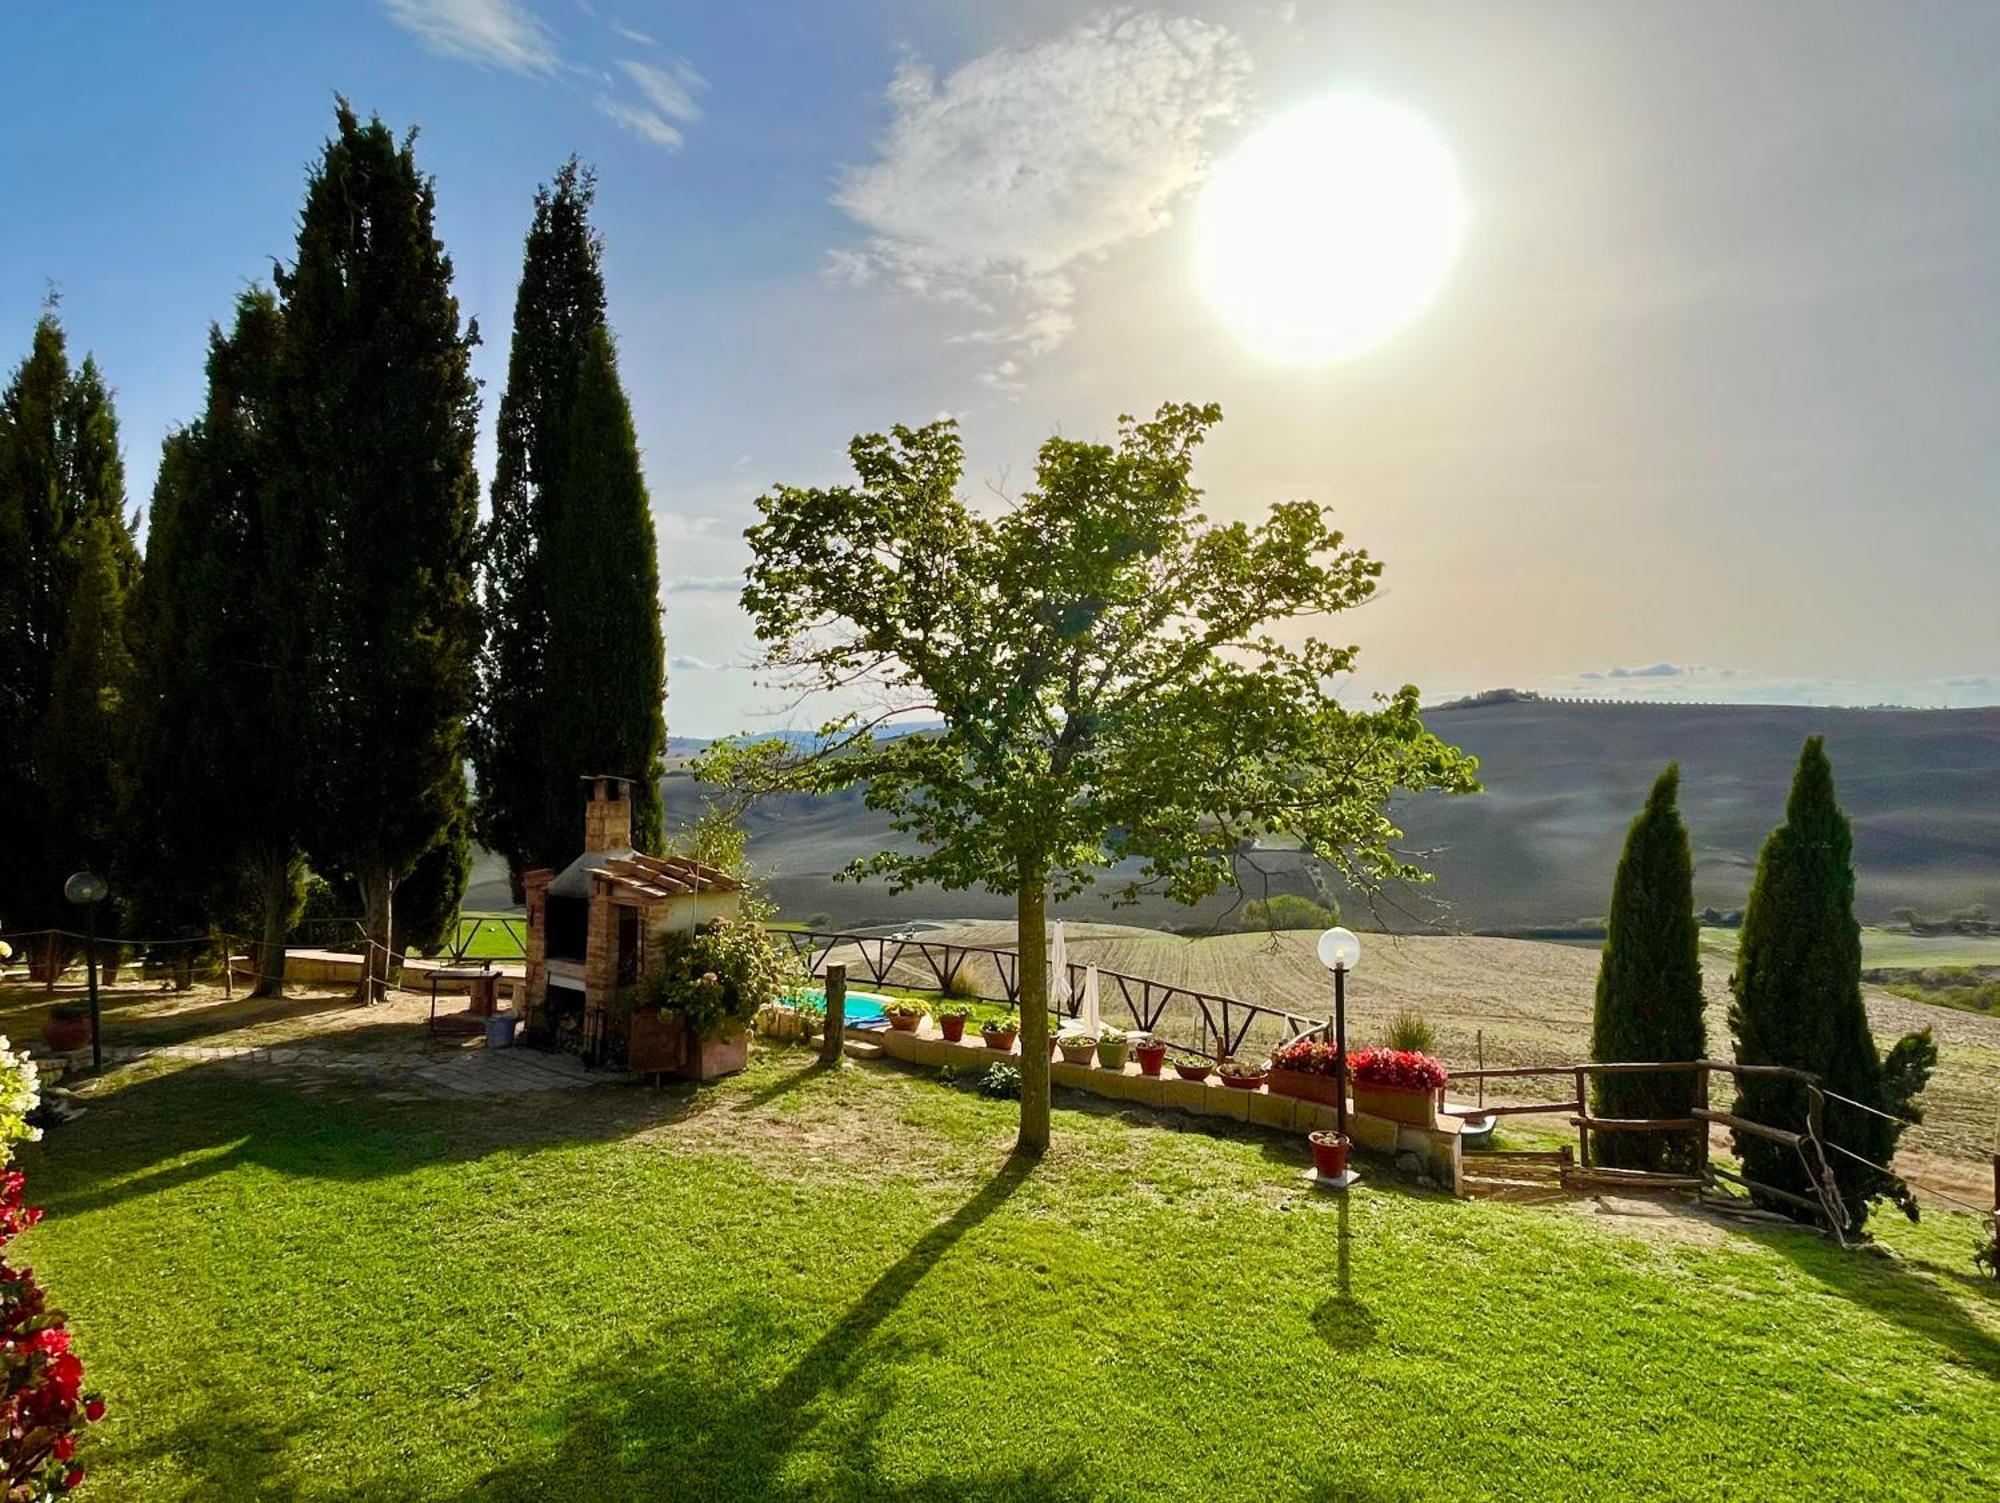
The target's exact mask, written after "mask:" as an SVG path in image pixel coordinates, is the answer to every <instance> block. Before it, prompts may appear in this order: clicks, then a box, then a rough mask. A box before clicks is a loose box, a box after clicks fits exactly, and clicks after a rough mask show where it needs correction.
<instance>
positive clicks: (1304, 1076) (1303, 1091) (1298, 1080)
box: [1265, 1068, 1340, 1106]
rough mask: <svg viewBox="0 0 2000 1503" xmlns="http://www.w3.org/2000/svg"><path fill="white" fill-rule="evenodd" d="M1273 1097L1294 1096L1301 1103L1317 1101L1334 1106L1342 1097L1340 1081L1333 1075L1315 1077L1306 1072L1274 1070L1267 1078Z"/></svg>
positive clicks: (1323, 1104)
mask: <svg viewBox="0 0 2000 1503" xmlns="http://www.w3.org/2000/svg"><path fill="white" fill-rule="evenodd" d="M1265 1078H1266V1079H1267V1080H1269V1082H1270V1085H1271V1094H1272V1095H1273V1096H1292V1097H1296V1098H1297V1099H1298V1100H1300V1101H1317V1102H1318V1103H1319V1104H1320V1105H1321V1106H1332V1105H1333V1104H1334V1103H1335V1102H1336V1101H1337V1100H1338V1099H1339V1097H1340V1080H1339V1077H1338V1076H1333V1075H1315V1074H1312V1073H1311V1072H1310V1071H1306V1070H1279V1069H1275V1068H1274V1069H1272V1071H1271V1072H1270V1074H1269V1075H1268V1076H1266V1077H1265Z"/></svg>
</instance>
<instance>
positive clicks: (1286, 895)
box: [1242, 892, 1340, 929]
mask: <svg viewBox="0 0 2000 1503" xmlns="http://www.w3.org/2000/svg"><path fill="white" fill-rule="evenodd" d="M1339 922H1340V905H1339V904H1338V903H1335V902H1332V901H1331V900H1329V901H1327V902H1325V903H1315V902H1314V901H1313V900H1312V899H1311V898H1302V897H1300V896H1299V895H1298V894H1297V893H1295V892H1281V893H1279V894H1278V895H1277V896H1276V897H1272V898H1252V899H1251V900H1250V901H1249V902H1247V903H1245V904H1244V905H1243V919H1242V927H1243V928H1245V929H1331V928H1332V927H1333V926H1334V925H1335V924H1337V923H1339Z"/></svg>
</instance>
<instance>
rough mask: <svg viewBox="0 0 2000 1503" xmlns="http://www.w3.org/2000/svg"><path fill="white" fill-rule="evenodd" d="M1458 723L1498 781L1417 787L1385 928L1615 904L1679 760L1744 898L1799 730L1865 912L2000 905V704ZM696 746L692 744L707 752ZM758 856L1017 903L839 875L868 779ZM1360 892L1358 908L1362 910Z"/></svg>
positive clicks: (993, 910)
mask: <svg viewBox="0 0 2000 1503" xmlns="http://www.w3.org/2000/svg"><path fill="white" fill-rule="evenodd" d="M1426 720H1427V721H1428V723H1429V724H1430V725H1431V726H1432V728H1433V729H1435V730H1436V731H1437V732H1438V734H1440V735H1442V736H1444V737H1446V738H1447V739H1449V740H1451V741H1453V742H1455V743H1457V744H1458V745H1460V746H1463V747H1464V748H1466V749H1467V750H1468V751H1470V752H1473V753H1474V754H1475V755H1477V756H1478V757H1479V759H1480V763H1481V769H1482V777H1483V779H1484V781H1485V784H1486V789H1487V791H1486V792H1485V793H1484V794H1482V795H1479V796H1477V797H1472V798H1462V799H1444V798H1433V797H1424V798H1418V799H1414V800H1412V801H1411V802H1410V803H1409V804H1408V805H1407V806H1405V807H1404V808H1403V809H1401V810H1400V811H1399V813H1400V817H1401V819H1402V822H1403V824H1404V827H1405V828H1406V830H1407V831H1408V834H1409V844H1410V845H1411V847H1413V848H1415V849H1418V850H1421V851H1424V852H1426V853H1427V855H1426V857H1425V862H1426V864H1427V865H1428V866H1429V867H1430V868H1431V870H1433V871H1434V872H1435V873H1436V874H1437V881H1436V882H1435V883H1434V884H1432V885H1431V886H1429V887H1427V888H1424V889H1418V890H1415V891H1410V892H1403V893H1395V894H1390V895H1388V896H1387V897H1386V898H1385V900H1384V901H1383V902H1381V903H1379V904H1377V905H1376V910H1375V919H1376V920H1379V926H1380V927H1384V928H1391V929H1417V928H1422V927H1426V926H1429V925H1433V924H1435V925H1438V926H1441V927H1443V928H1446V929H1449V930H1457V931H1473V930H1492V929H1527V928H1535V927H1544V926H1560V925H1565V924H1573V923H1576V922H1577V921H1579V920H1582V919H1585V918H1588V917H1591V916H1593V915H1598V914H1601V913H1603V911H1604V909H1605V906H1606V902H1607V898H1608V895H1609V891H1610V884H1611V874H1612V869H1613V867H1614V866H1615V865H1616V862H1617V859H1618V849H1619V845H1620V843H1621V841H1622V839H1623V836H1624V831H1625V826H1626V824H1627V822H1628V821H1629V820H1630V819H1631V817H1632V815H1633V814H1634V813H1635V812H1636V811H1637V809H1638V807H1639V804H1640V802H1641V800H1642V799H1643V798H1644V796H1645V792H1646V789H1647V787H1648V786H1649V785H1650V783H1651V781H1652V779H1653V777H1654V776H1655V775H1656V774H1657V773H1658V771H1659V770H1660V768H1661V767H1662V766H1664V765H1665V764H1666V763H1667V762H1668V761H1669V760H1675V759H1677V760H1678V761H1679V762H1680V764H1681V769H1682V779H1681V799H1682V809H1683V813H1684V814H1685V816H1686V818H1687V821H1688V824H1689V828H1690V830H1691V832H1692V834H1693V837H1694V843H1695V861H1696V873H1695V899H1696V902H1697V903H1698V904H1700V905H1702V906H1713V907H1717V908H1722V909H1729V908H1735V907H1738V906H1740V905H1741V904H1742V902H1743V899H1744V895H1745V894H1746V893H1747V891H1748V889H1749V884H1750V877H1751V873H1752V871H1753V869H1754V867H1755V864H1756V859H1757V851H1758V847H1759V846H1760V845H1761V844H1762V842H1763V839H1764V836H1765V835H1766V834H1767V833H1768V832H1769V831H1770V829H1771V827H1772V826H1773V825H1774V824H1776V823H1777V822H1778V820H1779V819H1780V818H1782V816H1783V812H1784V802H1785V794H1786V789H1787V787H1788V785H1789V781H1790V777H1791V770H1792V764H1793V762H1794V761H1795V760H1796V758H1797V756H1798V750H1799V744H1800V742H1801V741H1803V740H1804V738H1805V737H1806V736H1808V735H1811V734H1815V733H1823V734H1824V735H1825V736H1826V738H1827V745H1828V749H1829V751H1830V752H1831V753H1832V756H1833V760H1834V768H1835V774H1836V776H1837V778H1838V780H1839V788H1840V796H1841V800H1842V802H1843V803H1844V804H1845V806H1846V808H1847V810H1848V813H1849V814H1850V815H1851V816H1852V818H1853V821H1854V829H1855V847H1856V861H1857V866H1858V869H1859V873H1860V910H1861V913H1862V915H1863V917H1864V918H1865V919H1868V920H1873V921H1879V920H1881V919H1884V918H1886V917H1888V915H1889V914H1890V913H1891V911H1892V910H1894V909H1895V908H1898V907H1901V906H1906V905H1907V906H1911V907H1915V908H1919V909H1924V910H1929V911H1936V910H1944V909H1949V908H1954V907H1957V906H1960V905H1962V904H1966V903H1973V902H1981V903H1986V904H1988V905H1989V906H1992V907H1994V908H1996V909H2000V709H1981V710H1887V709H1884V710H1874V709H1870V710H1858V709H1819V708H1809V707H1799V706H1763V705H1649V704H1582V703H1569V702H1555V701H1546V700H1531V699H1525V698H1518V697H1515V698H1509V697H1500V698H1498V699H1496V700H1494V701H1492V702H1483V703H1468V704H1465V705H1461V706H1452V707H1444V708H1439V709H1436V710H1433V711H1431V712H1430V713H1429V714H1428V715H1427V716H1426ZM694 745H695V743H687V742H682V743H678V744H677V747H676V749H677V750H691V749H693V747H694ZM666 794H667V800H668V808H669V819H670V822H671V823H672V824H674V825H676V826H678V825H680V824H681V823H682V822H683V821H684V820H687V819H691V818H692V817H693V814H694V812H695V810H696V809H697V808H698V807H699V803H700V799H701V790H700V788H699V787H698V786H697V785H696V784H695V783H694V782H693V780H692V779H691V778H690V777H689V776H688V775H687V774H686V772H685V771H679V772H676V773H673V774H670V775H669V777H668V779H667V784H666ZM748 825H749V831H750V853H751V856H752V859H753V860H754V861H755V862H756V863H757V865H758V866H759V867H760V868H761V870H762V871H763V872H764V873H766V874H767V876H768V878H769V880H770V884H771V887H772V889H773V892H774V894H775V896H776V897H777V899H778V901H779V902H780V903H781V904H782V905H783V907H784V908H785V910H786V912H787V913H788V914H790V915H791V916H794V917H806V916H823V917H824V918H825V919H827V920H828V921H829V922H832V923H836V924H843V925H846V924H860V923H869V922H897V921H902V920H906V919H918V918H933V919H934V918H998V917H1004V916H1007V915H1009V914H1011V912H1012V906H1011V902H1010V900H1008V899H1006V898H1001V897H995V896H993V895H991V894H985V893H976V892H967V893H948V892H941V891H936V890H927V889H920V890H918V891H914V892H910V893H905V894H902V895H891V894H890V893H889V891H888V889H887V887H886V886H885V885H884V884H882V883H880V882H872V881H871V882H868V883H865V884H861V885H858V886H857V885H855V884H851V883H836V882H834V881H833V880H832V873H833V872H834V871H836V870H837V869H839V868H840V867H841V866H843V865H844V864H845V863H846V862H847V861H848V860H850V859H852V858H853V857H854V856H856V855H858V854H865V853H866V852H868V851H872V850H875V849H878V848H880V847H882V846H884V845H889V844H893V843H894V842H895V840H896V838H897V837H896V836H895V835H894V834H893V832H891V831H890V830H889V828H888V825H887V822H886V821H885V820H884V819H883V818H882V817H881V816H880V815H878V814H875V813H873V812H871V811H869V810H868V809H866V808H864V807H863V806H862V803H861V798H860V795H859V794H858V793H849V794H844V795H841V796H839V797H836V798H826V799H807V798H784V799H775V800H772V801H770V802H768V803H766V804H764V805H762V806H760V807H758V808H756V809H754V810H753V811H752V812H751V813H750V815H749V816H748ZM1260 860H1261V862H1262V864H1264V865H1265V866H1267V867H1268V868H1270V869H1271V870H1272V871H1273V872H1274V873H1275V876H1274V878H1273V887H1274V890H1305V889H1304V884H1303V882H1302V880H1301V879H1300V877H1299V876H1298V874H1297V872H1296V867H1295V863H1294V862H1293V859H1292V858H1290V857H1288V856H1286V855H1284V854H1282V853H1267V854H1266V855H1265V856H1263V857H1261V858H1260ZM1228 906H1229V904H1228V902H1227V901H1225V900H1221V899H1218V900H1215V901H1212V902H1210V903H1208V904H1204V905H1203V906H1202V907H1201V908H1200V909H1198V910H1195V911H1194V912H1192V913H1190V912H1189V911H1188V910H1186V909H1183V908H1180V907H1178V906H1176V905H1174V904H1172V903H1168V902H1165V901H1159V900H1153V901H1146V902H1142V903H1141V904H1139V905H1138V906H1136V907H1132V908H1124V909H1117V910H1114V909H1112V908H1111V907H1110V906H1109V905H1108V903H1107V902H1105V901H1104V900H1103V899H1102V898H1091V897H1086V898H1085V899H1083V900H1080V901H1078V902H1075V903H1072V904H1067V905H1065V906H1064V912H1065V913H1067V914H1069V915H1070V916H1072V917H1094V918H1110V917H1114V916H1115V917H1116V918H1118V919H1120V920H1121V921H1123V922H1126V923H1140V924H1149V925H1154V926H1160V927H1166V926H1188V925H1209V924H1213V923H1215V922H1216V921H1217V920H1218V919H1220V918H1221V917H1222V915H1223V914H1224V912H1225V911H1226V909H1227V908H1228ZM1351 906H1352V904H1350V907H1351Z"/></svg>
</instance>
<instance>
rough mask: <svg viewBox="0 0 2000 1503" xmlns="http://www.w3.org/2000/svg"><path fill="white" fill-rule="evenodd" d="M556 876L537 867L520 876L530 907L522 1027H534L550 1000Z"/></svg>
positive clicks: (548, 870) (522, 996)
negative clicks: (551, 916) (551, 897)
mask: <svg viewBox="0 0 2000 1503" xmlns="http://www.w3.org/2000/svg"><path fill="white" fill-rule="evenodd" d="M555 879H556V874H555V873H554V872H553V871H551V870H550V869H549V868H548V867H545V866H538V867H536V868H535V869H534V870H533V871H528V872H523V873H522V874H521V886H522V889H523V890H524V892H525V894H526V897H527V904H528V947H527V948H528V976H527V980H526V981H525V982H523V983H522V987H521V1026H522V1027H523V1028H530V1027H533V1026H534V1021H535V1015H536V1014H537V1013H538V1012H540V1011H541V1009H542V1004H543V1003H544V1002H546V1001H547V1000H548V997H549V883H551V882H553V881H555Z"/></svg>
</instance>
